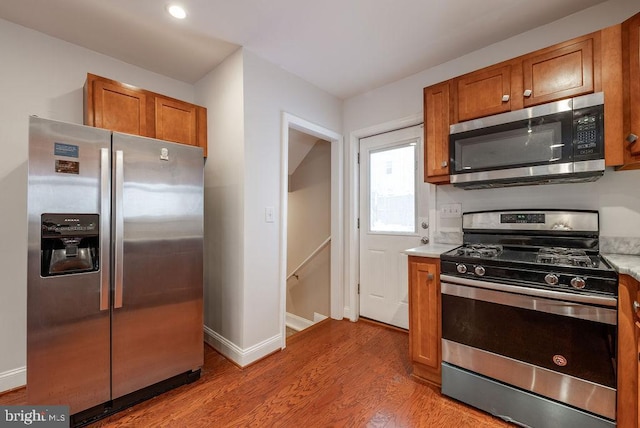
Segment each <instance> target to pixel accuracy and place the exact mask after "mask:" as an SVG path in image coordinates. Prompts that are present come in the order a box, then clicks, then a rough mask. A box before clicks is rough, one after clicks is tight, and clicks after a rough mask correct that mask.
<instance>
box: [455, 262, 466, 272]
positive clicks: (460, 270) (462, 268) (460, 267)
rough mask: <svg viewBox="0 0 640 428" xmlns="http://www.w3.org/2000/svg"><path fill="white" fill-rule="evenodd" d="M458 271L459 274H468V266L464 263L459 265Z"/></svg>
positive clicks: (457, 266)
mask: <svg viewBox="0 0 640 428" xmlns="http://www.w3.org/2000/svg"><path fill="white" fill-rule="evenodd" d="M456 270H457V271H458V273H467V265H465V264H464V263H458V264H457V265H456Z"/></svg>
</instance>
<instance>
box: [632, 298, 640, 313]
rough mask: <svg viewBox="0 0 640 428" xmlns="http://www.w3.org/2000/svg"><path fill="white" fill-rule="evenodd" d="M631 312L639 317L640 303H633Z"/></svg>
mask: <svg viewBox="0 0 640 428" xmlns="http://www.w3.org/2000/svg"><path fill="white" fill-rule="evenodd" d="M633 312H635V313H636V314H637V315H640V314H638V312H640V303H638V302H637V301H634V302H633Z"/></svg>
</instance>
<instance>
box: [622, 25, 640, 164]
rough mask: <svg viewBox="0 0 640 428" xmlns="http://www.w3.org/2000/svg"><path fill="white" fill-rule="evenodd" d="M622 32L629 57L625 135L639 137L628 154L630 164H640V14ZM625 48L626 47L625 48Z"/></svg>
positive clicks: (630, 147) (630, 146)
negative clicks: (626, 41)
mask: <svg viewBox="0 0 640 428" xmlns="http://www.w3.org/2000/svg"><path fill="white" fill-rule="evenodd" d="M623 28H624V31H625V33H626V37H628V40H629V42H628V55H629V63H628V64H629V71H628V74H627V76H628V80H629V103H628V105H629V120H630V123H629V126H627V127H625V128H627V129H626V131H628V132H627V133H626V135H625V137H626V136H627V135H629V134H630V133H633V134H635V135H636V136H638V137H639V140H636V141H635V143H632V144H630V145H629V154H630V159H629V163H631V162H640V106H639V105H638V99H639V98H638V97H640V14H638V15H635V16H634V17H633V18H631V19H630V20H629V21H628V22H625V23H624V27H623ZM625 47H627V46H625Z"/></svg>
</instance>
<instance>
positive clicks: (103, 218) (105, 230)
mask: <svg viewBox="0 0 640 428" xmlns="http://www.w3.org/2000/svg"><path fill="white" fill-rule="evenodd" d="M109 163H110V162H109V149H107V148H102V149H100V259H99V260H100V262H99V263H100V310H101V311H106V310H107V309H109V285H110V284H109V283H110V278H109V274H110V272H109V263H108V260H109V250H110V246H109V241H110V236H109V235H110V233H109V217H110V211H111V206H110V199H109V194H110V192H109V184H110V179H109V176H110V172H111V166H110V164H109Z"/></svg>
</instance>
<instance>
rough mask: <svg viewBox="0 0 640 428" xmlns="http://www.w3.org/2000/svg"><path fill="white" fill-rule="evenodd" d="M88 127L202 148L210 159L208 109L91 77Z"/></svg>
mask: <svg viewBox="0 0 640 428" xmlns="http://www.w3.org/2000/svg"><path fill="white" fill-rule="evenodd" d="M84 124H85V125H89V126H95V127H98V128H106V129H110V130H112V131H117V132H124V133H127V134H134V135H142V136H144V137H151V138H158V139H161V140H166V141H171V142H174V143H180V144H187V145H190V146H198V147H202V150H203V152H204V156H205V157H206V156H207V109H206V108H204V107H201V106H197V105H194V104H190V103H187V102H185V101H180V100H177V99H175V98H170V97H167V96H164V95H160V94H156V93H154V92H151V91H147V90H145V89H140V88H136V87H135V86H131V85H127V84H124V83H120V82H117V81H115V80H111V79H107V78H105V77H100V76H96V75H94V74H90V73H88V74H87V81H86V83H85V85H84Z"/></svg>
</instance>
